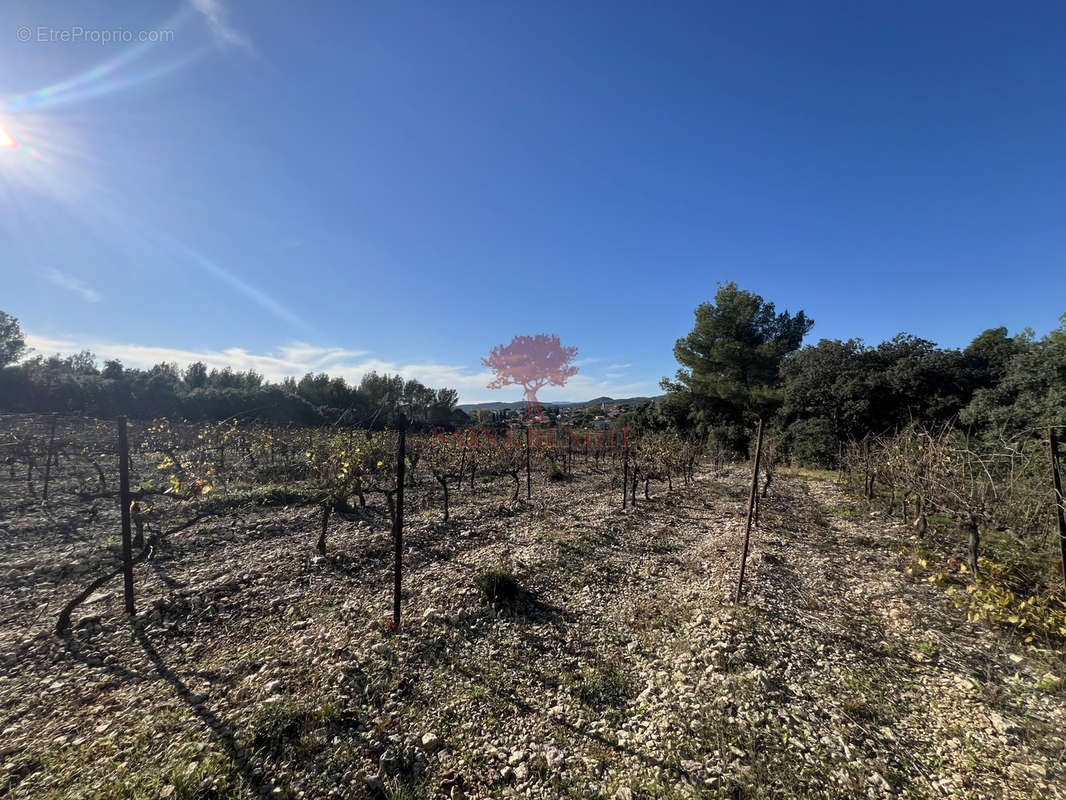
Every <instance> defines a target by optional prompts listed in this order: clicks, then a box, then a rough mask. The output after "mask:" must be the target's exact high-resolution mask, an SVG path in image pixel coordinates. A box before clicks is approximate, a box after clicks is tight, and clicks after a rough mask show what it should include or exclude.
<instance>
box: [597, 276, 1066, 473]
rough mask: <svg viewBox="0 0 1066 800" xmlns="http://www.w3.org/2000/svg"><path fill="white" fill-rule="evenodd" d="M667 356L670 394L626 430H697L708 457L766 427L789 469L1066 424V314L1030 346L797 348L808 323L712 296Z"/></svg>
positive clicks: (1024, 336)
mask: <svg viewBox="0 0 1066 800" xmlns="http://www.w3.org/2000/svg"><path fill="white" fill-rule="evenodd" d="M695 317H696V321H695V325H694V326H693V329H692V331H691V333H689V334H688V335H687V336H686V337H685V338H683V339H679V340H678V341H677V344H676V345H675V347H674V355H675V357H676V358H677V361H678V364H679V369H678V371H677V374H676V375H675V377H674V378H673V379H670V378H665V379H663V381H662V384H661V385H662V388H663V389H664V390H665V392H666V394H665V396H664V397H663V398H661V399H660V400H656V401H649V402H646V403H643V404H641V405H639V406H637V407H635V408H633V409H631V410H630V411H627V412H626V413H625V414H623V415H622V416H621V418H620V419H619V422H618V424H623V425H629V426H631V427H633V428H637V429H641V428H651V429H659V430H666V429H680V430H691V429H693V428H695V429H698V430H699V431H700V432H702V433H704V434H705V435H707V436H709V437H710V439H711V443H712V446H716V447H721V448H724V449H726V450H727V451H730V452H732V453H734V454H736V455H743V454H746V453H747V451H748V449H749V447H750V444H751V436H752V431H753V429H754V426H755V422H756V421H757V420H758V419H763V420H765V421H766V423H767V424H768V425H769V426H770V429H771V430H772V431H773V433H774V435H775V436H776V437H777V439H778V441H779V442H780V446H781V448H782V453H781V455H782V456H785V457H788V458H791V459H794V460H796V461H799V462H802V463H806V464H811V465H819V466H824V467H836V466H838V464H839V460H840V456H841V454H842V452H843V448H844V447H845V446H846V444H847V443H848V442H852V441H857V440H861V439H863V438H864V437H866V436H867V435H875V436H883V435H890V434H892V433H893V432H895V431H899V430H902V429H903V428H904V427H906V426H908V425H911V424H915V425H919V426H924V427H931V426H937V425H945V424H951V425H953V426H954V427H956V428H958V429H959V430H961V431H962V432H964V433H965V434H966V435H967V436H970V437H974V438H975V440H977V441H982V440H984V441H988V442H991V441H1001V440H1003V439H1005V438H1014V437H1017V436H1018V435H1020V434H1023V433H1024V432H1025V431H1029V430H1041V431H1042V432H1043V435H1045V436H1046V433H1047V427H1048V426H1049V425H1064V424H1066V314H1064V315H1063V316H1062V317H1060V320H1059V321H1060V324H1059V327H1058V328H1056V329H1055V330H1052V331H1051V332H1050V333H1048V334H1047V335H1046V336H1043V337H1037V336H1036V335H1035V334H1034V333H1033V332H1032V330H1029V329H1026V330H1024V331H1021V332H1020V333H1017V334H1014V335H1010V334H1009V333H1008V331H1007V329H1006V328H1005V327H996V328H989V329H988V330H985V331H984V332H982V333H980V334H979V335H977V336H976V337H975V338H974V339H973V340H972V341H971V342H970V343H969V344H968V345H967V346H966V347H964V348H943V347H938V346H937V345H936V344H935V343H934V342H931V341H928V340H926V339H922V338H920V337H917V336H913V335H910V334H907V333H900V334H899V335H897V336H896V337H894V338H893V339H891V340H889V341H886V342H881V343H880V344H878V345H868V344H866V343H865V342H863V341H862V340H861V339H858V338H854V339H848V340H846V341H842V340H840V339H821V340H820V341H818V342H817V343H816V344H808V345H806V346H803V345H802V342H803V339H804V337H805V336H806V335H807V333H809V332H810V330H811V328H812V327H813V325H814V322H813V320H811V319H810V318H809V317H807V316H806V315H805V314H804V312H803V311H799V312H797V313H795V314H791V313H789V312H788V311H784V312H781V313H778V312H777V310H776V309H775V306H774V303H772V302H768V301H766V300H764V299H763V298H762V297H760V296H759V295H757V294H755V293H753V292H749V291H745V290H742V289H739V288H738V287H737V285H736V284H735V283H731V282H730V283H725V284H722V285H720V286H719V288H718V291H717V293H716V295H715V298H714V301H713V302H707V303H702V304H701V305H700V306H699V307H697V309H696V312H695Z"/></svg>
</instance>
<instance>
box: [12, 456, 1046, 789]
mask: <svg viewBox="0 0 1066 800" xmlns="http://www.w3.org/2000/svg"><path fill="white" fill-rule="evenodd" d="M747 480H748V477H747V475H746V474H745V471H744V469H743V468H737V469H735V470H731V471H728V472H727V473H726V474H724V475H721V476H717V477H715V476H712V475H711V474H709V473H707V472H701V473H700V474H698V475H697V479H696V481H695V483H694V484H693V485H691V486H687V487H685V486H681V485H679V483H680V482H675V486H674V490H673V491H672V492H668V491H667V487H665V486H661V485H658V484H653V486H652V499H651V500H650V501H648V502H644V501H641V502H639V503H638V505H637V506H636V508H635V509H628V510H627V511H623V510H622V509H621V508H620V502H619V500H620V498H619V493H618V492H617V491H616V490H612V489H611V488H610V487H609V485H608V480H607V478H606V477H605V476H595V475H588V476H586V475H581V476H580V477H579V478H578V479H577V480H574V481H572V482H559V483H551V484H547V483H541V484H540V485H538V486H536V487H535V494H534V497H533V499H532V500H531V501H525V500H522V501H517V502H512V501H510V499H509V494H510V490H509V489H508V487H507V486H506V484H505V483H502V482H501V483H497V484H492V485H489V484H486V485H483V486H480V487H479V488H478V490H477V492H476V494H474V495H473V496H472V495H471V492H470V491H469V489H464V490H463V491H462V492H461V493H460V494H458V496H456V497H455V498H454V505H453V513H452V521H451V523H450V524H448V525H444V524H442V523H441V522H440V512H439V510H437V509H436V508H434V507H422V506H420V505H419V504H418V501H416V502H415V505H414V508H413V509H412V513H411V514H410V515H409V518H408V526H407V534H406V545H407V548H408V549H407V551H406V553H405V562H406V573H405V584H404V586H405V593H404V612H403V613H404V622H403V625H402V626H401V630H400V631H399V632H393V631H391V630H390V629H389V627H388V626H387V624H386V622H387V620H388V618H389V615H390V611H391V580H392V578H391V571H390V559H391V549H392V544H391V539H390V536H389V531H388V524H387V521H386V519H385V517H384V515H383V514H382V513H381V512H380V511H375V510H373V509H370V510H367V511H365V512H362V513H360V514H353V515H348V516H335V517H334V519H333V521H332V522H331V528H330V534H329V545H328V548H329V549H328V553H327V556H326V557H325V558H322V557H320V556H318V555H317V553H316V552H315V550H314V541H315V538H316V537H317V528H318V524H319V521H320V513H319V512H317V511H315V510H314V509H308V508H303V509H299V508H290V509H285V508H261V507H252V506H247V507H240V508H236V509H233V510H232V511H230V512H227V513H226V514H220V515H218V516H213V517H209V518H206V519H203V520H201V521H199V522H197V523H196V524H193V525H190V526H189V527H187V528H185V529H184V530H181V531H180V532H175V533H173V534H172V535H170V536H169V537H168V539H167V544H166V546H165V547H162V548H159V549H158V550H156V551H155V552H154V553H153V556H152V558H151V559H149V560H147V561H145V562H144V563H141V564H138V566H137V567H136V583H137V591H138V600H137V602H138V615H137V617H136V621H135V622H134V624H133V625H132V626H131V625H130V623H129V622H128V621H127V619H126V617H125V615H124V613H123V610H122V597H121V578H120V577H117V578H113V579H112V580H110V581H109V582H107V583H104V584H102V585H101V586H99V587H98V588H96V589H94V590H93V591H91V592H90V593H89V594H88V596H87V597H86V598H85V599H84V601H83V602H81V603H80V604H78V605H76V606H73V607H71V606H70V603H71V601H72V600H73V599H74V598H75V597H77V596H78V595H79V594H82V593H83V590H85V589H86V588H87V587H89V586H90V584H92V583H93V581H94V579H97V578H99V577H100V576H102V575H106V574H108V572H109V571H110V570H112V569H114V566H115V563H116V556H115V549H116V548H115V544H116V543H115V540H114V538H113V537H114V535H115V532H116V531H117V522H116V515H115V514H114V511H113V510H112V509H109V508H106V507H104V505H102V504H101V503H99V502H96V503H95V504H89V503H81V504H80V505H79V504H78V503H77V502H76V501H74V500H67V501H63V500H62V499H61V498H60V499H59V500H57V501H50V505H49V506H48V507H46V508H44V509H43V510H42V509H41V507H40V506H39V505H33V504H28V503H22V504H13V503H8V505H7V507H6V509H5V510H4V511H3V516H2V517H0V529H2V530H0V538H2V539H3V544H2V545H0V547H2V551H0V552H3V553H4V566H3V567H2V568H0V576H2V594H0V657H2V659H3V663H2V666H0V709H2V714H3V721H2V722H0V728H2V736H0V796H3V797H10V798H31V797H32V798H39V797H57V798H58V797H64V798H65V797H72V798H73V797H93V798H95V797H108V798H110V797H115V798H119V797H121V798H157V797H158V798H197V799H198V800H209V798H231V797H233V798H244V797H272V798H274V797H276V798H318V797H391V798H422V797H425V798H430V797H453V798H457V797H467V798H478V797H536V798H558V797H574V798H589V797H603V798H611V797H616V798H673V797H708V798H718V797H721V798H726V797H728V798H739V797H743V798H758V797H831V798H836V797H873V798H887V797H952V798H956V797H959V798H965V797H973V798H1044V797H1066V788H1064V787H1066V768H1064V764H1063V755H1064V751H1066V738H1064V731H1066V694H1064V693H1063V690H1062V682H1061V674H1060V673H1059V672H1058V671H1057V670H1058V669H1059V667H1058V666H1056V664H1058V663H1059V662H1057V661H1056V660H1055V659H1054V658H1053V657H1052V656H1053V655H1054V654H1052V656H1048V655H1047V654H1041V653H1039V652H1035V651H1032V650H1031V649H1030V650H1029V651H1025V650H1021V649H1019V646H1017V645H1015V644H1013V643H1011V642H1008V641H1006V640H1005V639H1004V638H1003V637H1002V636H1001V635H1000V634H998V633H997V632H995V631H993V630H990V629H988V628H987V627H984V626H981V625H977V624H971V623H968V622H967V621H966V618H965V615H964V613H963V612H961V611H957V610H955V609H954V608H953V607H952V606H951V605H950V603H948V602H947V598H946V597H945V595H944V592H943V590H942V589H940V588H938V587H937V586H934V585H932V584H931V583H929V582H928V581H926V580H924V579H922V578H921V577H920V576H912V575H908V574H907V572H906V571H905V569H904V563H903V560H902V558H901V556H900V555H899V546H900V543H901V537H902V536H904V535H905V534H903V533H901V532H900V531H898V530H895V529H893V528H892V527H891V525H890V524H889V523H888V522H887V521H883V520H881V519H880V518H878V517H876V516H874V517H871V516H869V515H868V514H866V513H865V512H860V511H857V510H856V509H854V508H853V507H852V505H851V503H850V501H849V500H848V499H847V498H845V497H844V496H843V495H842V494H841V492H840V490H839V489H838V488H837V487H836V486H835V485H834V484H832V483H831V482H828V481H824V480H811V479H807V478H804V477H802V476H799V475H793V476H789V475H784V476H781V477H780V478H779V479H778V480H777V482H776V483H775V484H774V487H773V491H772V492H771V496H770V497H769V498H767V500H766V501H765V502H764V505H763V508H762V514H761V520H760V523H761V524H760V527H759V528H758V529H756V531H755V532H754V535H753V540H752V551H751V555H750V558H749V564H748V572H747V584H746V589H745V593H744V600H743V603H742V605H741V606H740V607H734V606H733V605H732V593H733V591H734V586H735V582H736V574H737V564H738V555H739V550H740V542H741V534H742V530H743V510H744V506H745V501H746V482H747ZM94 509H95V510H94ZM172 522H173V521H172ZM164 527H165V526H164ZM171 527H177V526H176V525H173V524H171ZM492 570H499V571H502V572H505V573H507V574H509V575H512V576H513V577H514V578H515V579H516V580H517V584H518V587H519V590H518V592H517V594H516V595H515V596H514V597H511V598H508V599H507V600H506V602H499V601H498V602H496V603H495V604H493V603H489V602H486V600H485V599H484V597H483V596H482V593H481V591H480V590H479V588H478V585H477V581H478V576H480V575H483V574H485V573H487V572H489V571H492ZM64 608H68V609H69V614H70V626H69V629H68V630H67V631H65V632H64V634H63V635H62V636H59V635H57V634H56V622H57V619H58V618H59V617H60V615H61V613H62V612H63V610H64Z"/></svg>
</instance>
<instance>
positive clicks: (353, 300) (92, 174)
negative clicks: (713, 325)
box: [0, 0, 1066, 402]
mask: <svg viewBox="0 0 1066 800" xmlns="http://www.w3.org/2000/svg"><path fill="white" fill-rule="evenodd" d="M4 10H5V13H4V16H3V19H2V21H0V130H2V131H3V133H2V134H0V245H2V248H0V253H2V258H3V261H2V262H0V265H2V266H0V269H2V270H3V295H2V297H0V309H3V310H5V311H7V312H9V313H11V314H14V315H15V316H16V317H18V318H19V319H20V320H21V322H22V325H23V328H24V329H25V330H26V331H27V332H28V334H29V335H30V342H31V344H33V345H34V346H36V347H37V348H38V349H39V350H41V351H46V352H50V351H56V350H63V351H68V350H77V349H81V348H83V347H88V348H90V349H92V350H94V351H95V352H97V353H98V354H99V355H101V356H118V357H120V358H122V359H123V360H124V361H125V362H126V363H127V364H130V365H141V364H148V363H152V362H154V361H158V360H167V361H177V362H179V363H182V364H184V363H187V362H188V361H190V360H193V359H195V358H203V359H204V360H207V361H208V362H209V363H211V364H222V363H232V364H233V365H234V366H235V367H238V368H247V367H256V368H258V369H260V370H261V371H263V372H264V373H265V374H267V375H268V376H269V377H277V376H280V375H282V374H302V373H303V372H305V371H308V370H322V369H325V370H327V371H330V372H333V373H339V374H344V375H345V376H346V377H349V378H352V379H357V378H358V377H359V375H360V374H361V373H362V372H363V371H365V370H366V369H368V368H377V369H379V370H390V371H401V372H403V373H404V374H406V375H409V376H412V377H418V378H420V379H422V380H424V381H426V382H429V383H431V384H433V385H449V386H453V387H455V388H457V389H459V391H460V397H461V399H462V400H463V401H466V402H472V401H481V400H492V399H500V400H517V399H520V396H521V390H520V389H517V388H515V387H511V388H509V389H507V390H502V391H491V390H488V389H487V388H485V386H484V384H485V383H487V382H488V378H489V377H490V376H488V375H486V374H485V370H484V369H483V368H482V367H481V366H480V359H481V357H482V356H484V355H487V354H488V351H489V350H490V348H491V347H492V346H493V345H496V344H500V343H503V342H507V341H510V339H511V337H512V336H514V335H516V334H533V333H538V332H546V333H556V334H558V335H559V336H560V337H561V338H562V340H563V343H564V344H570V345H576V346H578V348H579V359H580V361H579V363H580V366H581V373H580V374H579V375H578V376H577V377H576V378H574V379H572V381H571V383H570V385H569V386H567V387H565V388H563V389H558V390H545V391H543V392H542V397H544V398H546V399H552V398H555V399H575V400H580V399H588V398H589V397H592V396H595V395H599V394H611V395H615V396H621V395H633V394H648V393H657V391H658V390H657V384H658V380H659V379H660V378H661V377H662V376H664V375H672V374H673V372H674V370H675V368H676V365H675V363H674V361H673V357H672V354H671V349H672V346H673V342H674V340H675V339H676V338H678V337H679V336H682V335H684V334H685V333H686V332H687V331H688V330H689V329H690V328H691V324H692V310H693V308H694V307H695V306H696V305H697V304H698V303H699V302H701V301H703V300H708V299H711V298H712V297H713V295H714V292H715V289H716V284H717V283H718V282H719V281H724V280H735V281H736V282H737V283H738V284H739V285H740V286H741V287H742V288H747V289H751V290H753V291H756V292H758V293H760V294H762V295H763V296H764V297H765V298H767V299H769V300H773V301H774V302H776V303H777V305H778V308H780V309H784V308H788V309H790V310H793V311H795V310H798V309H801V308H802V309H803V310H805V311H806V312H807V313H808V314H809V315H810V316H812V317H813V318H814V320H815V323H816V324H815V328H814V330H813V332H812V334H811V338H810V339H809V341H816V340H817V339H818V338H822V337H828V338H847V337H851V336H859V337H862V338H864V339H866V340H867V341H868V342H871V343H876V342H878V341H880V340H882V339H884V338H888V337H891V336H893V335H894V334H895V333H897V332H899V331H901V330H905V331H908V332H911V333H914V334H916V335H920V336H924V337H926V338H929V339H932V340H934V341H936V342H939V343H941V344H944V345H950V346H961V345H964V344H965V343H966V342H968V341H969V340H970V339H971V338H972V337H973V336H975V335H976V334H978V333H979V332H980V331H981V330H983V329H984V328H987V327H992V326H997V325H1006V326H1007V327H1008V328H1010V329H1011V330H1012V331H1016V330H1019V329H1021V328H1023V327H1024V326H1027V325H1029V326H1032V327H1034V328H1035V329H1036V330H1037V332H1038V333H1042V332H1044V331H1046V330H1048V329H1050V328H1052V327H1054V326H1055V325H1056V320H1057V318H1058V316H1059V314H1061V313H1062V312H1063V311H1066V268H1064V255H1066V224H1064V222H1063V218H1064V211H1066V146H1064V145H1063V136H1064V132H1066V100H1064V98H1066V47H1063V46H1062V41H1063V35H1064V33H1066V5H1062V4H1058V3H1049V4H1032V5H1029V6H1020V7H1019V6H1010V5H1009V4H1004V3H965V4H963V3H925V2H923V3H916V2H915V3H891V4H888V3H885V4H880V6H879V7H877V6H874V5H873V4H853V3H802V4H801V3H779V2H775V3H758V2H754V3H736V4H713V3H706V2H700V3H691V4H689V3H680V2H675V3H650V2H646V3H626V2H605V3H572V2H566V3H562V2H560V3H552V2H535V3H534V2H528V3H518V2H507V3H499V2H479V3H472V2H454V3H449V2H434V3H417V4H416V3H404V2H336V3H327V2H319V3H313V4H307V5H306V7H305V6H303V5H300V4H293V3H289V2H286V3H280V2H271V1H270V0H195V1H193V0H186V2H152V3H145V2H143V0H129V1H126V0H71V2H63V1H62V0H49V2H47V3H42V2H39V0H7V2H6V3H5V9H4ZM79 29H80V33H79ZM141 31H146V32H152V33H151V35H150V36H149V37H148V38H158V39H162V41H157V42H148V43H143V44H142V43H140V42H138V41H137V40H138V38H139V35H140V32H141ZM27 32H28V35H29V38H30V41H28V42H24V41H20V37H21V38H25V37H26V36H27ZM64 35H65V36H66V37H67V38H68V40H67V41H64V40H63V37H64ZM107 35H110V36H111V37H112V38H132V41H129V42H123V41H117V42H104V41H100V40H101V39H103V38H106V36H107ZM69 39H77V40H76V41H71V40H69Z"/></svg>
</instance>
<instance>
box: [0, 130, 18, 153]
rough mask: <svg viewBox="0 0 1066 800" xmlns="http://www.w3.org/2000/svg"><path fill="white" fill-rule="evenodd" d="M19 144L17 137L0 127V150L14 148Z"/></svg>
mask: <svg viewBox="0 0 1066 800" xmlns="http://www.w3.org/2000/svg"><path fill="white" fill-rule="evenodd" d="M18 146H19V145H18V142H17V141H15V138H14V137H13V136H11V135H10V134H9V133H8V132H7V131H5V130H4V129H3V128H0V150H14V149H15V148H16V147H18Z"/></svg>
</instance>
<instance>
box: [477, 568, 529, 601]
mask: <svg viewBox="0 0 1066 800" xmlns="http://www.w3.org/2000/svg"><path fill="white" fill-rule="evenodd" d="M474 583H475V584H476V585H477V588H478V590H479V591H480V592H481V598H482V599H483V600H484V601H485V602H486V603H496V602H499V603H513V602H514V601H515V600H517V599H518V597H519V594H520V593H521V590H520V589H519V587H518V581H516V580H515V577H514V575H512V574H511V573H510V572H508V571H507V570H503V569H495V570H489V571H487V572H482V573H479V574H478V575H476V576H475V577H474Z"/></svg>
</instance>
